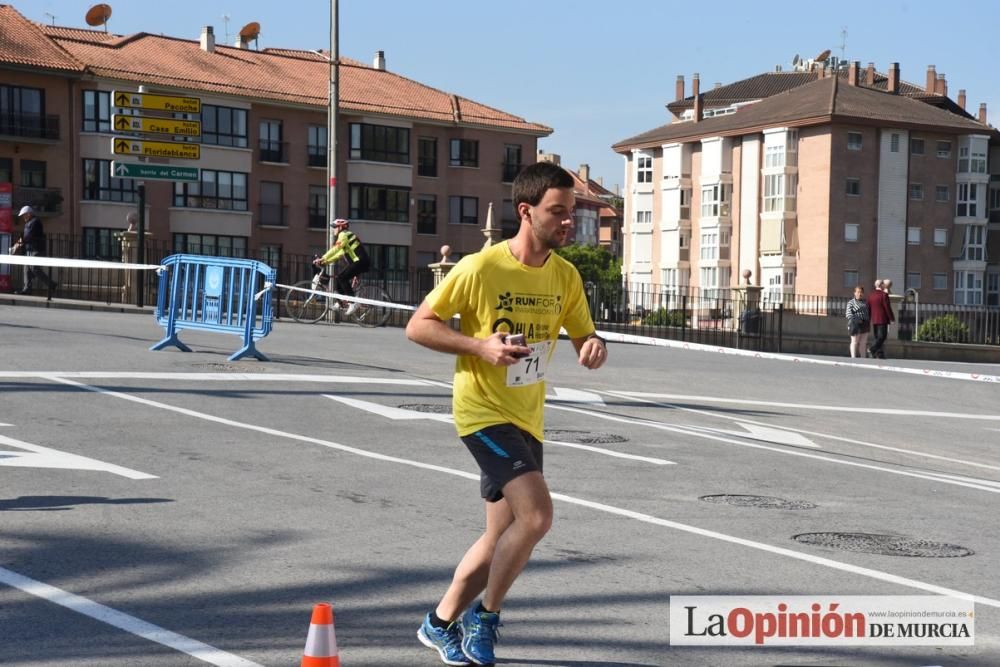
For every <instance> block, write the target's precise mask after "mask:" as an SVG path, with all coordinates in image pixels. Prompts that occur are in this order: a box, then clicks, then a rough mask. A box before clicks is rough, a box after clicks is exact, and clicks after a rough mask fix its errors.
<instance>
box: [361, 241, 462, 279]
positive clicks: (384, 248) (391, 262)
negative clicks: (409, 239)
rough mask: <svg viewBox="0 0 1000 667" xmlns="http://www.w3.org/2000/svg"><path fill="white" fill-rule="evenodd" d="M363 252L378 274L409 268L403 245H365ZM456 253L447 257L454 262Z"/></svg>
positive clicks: (456, 259)
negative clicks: (366, 252) (364, 251)
mask: <svg viewBox="0 0 1000 667" xmlns="http://www.w3.org/2000/svg"><path fill="white" fill-rule="evenodd" d="M365 250H367V251H368V257H369V258H371V262H372V269H374V270H375V271H377V272H380V273H391V272H404V271H406V270H407V269H408V268H409V255H410V249H409V247H407V246H405V245H381V244H378V243H366V244H365ZM456 255H458V253H452V254H451V255H449V257H451V258H452V259H454V260H455V261H458V259H459V258H458V257H456Z"/></svg>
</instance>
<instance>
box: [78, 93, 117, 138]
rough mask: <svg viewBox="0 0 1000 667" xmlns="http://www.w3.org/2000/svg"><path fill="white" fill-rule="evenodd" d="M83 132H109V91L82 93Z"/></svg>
mask: <svg viewBox="0 0 1000 667" xmlns="http://www.w3.org/2000/svg"><path fill="white" fill-rule="evenodd" d="M83 131H84V132H111V91H108V90H85V91H83Z"/></svg>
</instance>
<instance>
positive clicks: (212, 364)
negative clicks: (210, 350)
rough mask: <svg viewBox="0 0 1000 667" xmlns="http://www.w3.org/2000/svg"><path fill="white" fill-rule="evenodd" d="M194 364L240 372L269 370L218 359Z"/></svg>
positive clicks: (217, 369)
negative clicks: (228, 362)
mask: <svg viewBox="0 0 1000 667" xmlns="http://www.w3.org/2000/svg"><path fill="white" fill-rule="evenodd" d="M194 365H195V366H197V367H199V368H211V369H212V370H216V371H234V372H238V373H263V372H264V371H265V370H267V369H265V368H264V367H262V366H254V365H252V364H227V363H224V362H218V361H210V362H208V363H202V364H194Z"/></svg>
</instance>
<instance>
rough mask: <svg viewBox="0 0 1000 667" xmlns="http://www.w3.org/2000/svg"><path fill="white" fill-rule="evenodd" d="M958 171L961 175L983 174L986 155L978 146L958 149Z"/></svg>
mask: <svg viewBox="0 0 1000 667" xmlns="http://www.w3.org/2000/svg"><path fill="white" fill-rule="evenodd" d="M958 171H959V173H963V174H985V173H986V153H985V152H983V148H980V147H979V146H978V145H977V146H976V147H969V146H959V147H958Z"/></svg>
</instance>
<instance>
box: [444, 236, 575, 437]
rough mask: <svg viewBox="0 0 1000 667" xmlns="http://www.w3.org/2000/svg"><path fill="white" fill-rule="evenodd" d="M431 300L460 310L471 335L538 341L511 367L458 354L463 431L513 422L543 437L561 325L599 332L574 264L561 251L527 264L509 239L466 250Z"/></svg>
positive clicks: (458, 412) (458, 418)
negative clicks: (512, 249) (547, 379)
mask: <svg viewBox="0 0 1000 667" xmlns="http://www.w3.org/2000/svg"><path fill="white" fill-rule="evenodd" d="M427 305H428V306H430V308H431V310H433V311H434V314H435V315H437V316H438V317H440V318H441V319H442V320H444V321H446V322H447V321H448V320H449V319H450V318H451V317H452V316H453V315H455V314H458V315H460V316H461V326H462V333H464V334H465V335H466V336H472V337H473V338H488V337H489V336H490V335H491V334H493V333H495V332H497V331H501V332H504V333H523V334H524V337H525V340H526V342H527V344H528V346H529V347H531V348H532V355H531V356H529V357H527V358H526V359H520V360H518V363H516V364H514V365H513V366H510V367H497V366H493V365H491V364H490V363H488V362H486V361H483V360H482V359H480V358H479V357H474V356H459V357H458V359H457V360H456V362H455V388H454V392H453V399H452V406H453V412H454V416H455V427H456V429H457V430H458V434H459V435H460V436H465V435H469V434H471V433H475V432H476V431H478V430H479V429H482V428H485V427H487V426H491V425H493V424H503V423H511V424H514V425H515V426H517V427H518V428H520V429H523V430H525V431H527V432H528V433H531V434H532V435H533V436H535V437H536V438H538V440H539V441H541V440H542V439H544V406H545V381H544V377H545V369H546V367H547V366H548V362H549V358H550V357H551V355H552V350H553V349H554V348H555V342H556V340H557V339H558V338H559V329H560V328H561V327H565V328H566V332H567V333H568V334H569V336H570V338H582V337H584V336H589V335H590V334H592V333H594V323H593V321H592V320H591V319H590V309H589V308H588V306H587V300H586V297H585V296H584V293H583V282H582V281H581V279H580V274H579V272H578V271H577V270H576V267H575V266H573V265H572V264H570V263H569V262H568V261H566V260H565V259H563V258H562V257H560V256H559V255H557V254H555V253H551V254H550V255H549V258H548V259H547V260H546V261H545V264H544V265H543V266H541V267H532V266H525V265H524V264H521V262H519V261H518V260H517V259H516V258H515V257H514V255H513V254H511V252H510V248H509V246H508V244H507V242H506V241H504V242H503V243H500V244H498V245H495V246H491V247H489V248H487V249H486V250H483V251H481V252H478V253H475V254H473V255H467V256H465V257H463V258H462V259H461V261H459V262H458V264H456V265H455V267H454V268H453V269H452V270H451V272H450V273H449V274H448V275H447V276H446V277H445V279H444V281H443V282H442V283H441V284H440V285H438V286H437V287H435V288H434V291H432V292H431V293H430V294H428V295H427Z"/></svg>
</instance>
